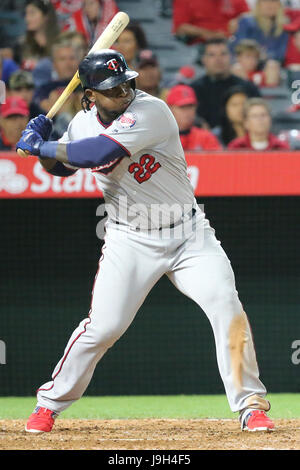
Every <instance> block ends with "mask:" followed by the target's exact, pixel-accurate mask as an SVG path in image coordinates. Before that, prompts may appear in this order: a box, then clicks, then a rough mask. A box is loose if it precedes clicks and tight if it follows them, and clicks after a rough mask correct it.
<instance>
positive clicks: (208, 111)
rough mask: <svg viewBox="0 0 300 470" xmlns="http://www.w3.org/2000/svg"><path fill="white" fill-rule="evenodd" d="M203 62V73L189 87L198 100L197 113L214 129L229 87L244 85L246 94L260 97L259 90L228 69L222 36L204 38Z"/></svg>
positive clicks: (228, 63) (228, 54) (219, 118)
mask: <svg viewBox="0 0 300 470" xmlns="http://www.w3.org/2000/svg"><path fill="white" fill-rule="evenodd" d="M202 62H203V65H204V67H205V74H204V75H203V76H202V77H200V78H198V79H197V80H195V81H194V82H193V83H192V84H191V86H192V87H193V88H194V90H195V93H196V96H197V100H198V107H197V114H198V116H199V117H202V118H203V119H204V120H205V121H206V122H207V123H208V125H209V126H210V128H211V129H213V128H214V127H217V126H219V125H220V124H221V114H220V103H222V101H223V96H224V94H225V92H226V91H227V90H228V89H229V88H231V87H233V86H236V85H240V86H242V87H244V88H245V92H246V93H247V95H248V96H249V97H255V96H260V91H259V89H258V88H257V86H256V85H254V83H252V82H250V81H249V80H244V79H242V78H240V77H237V76H236V75H234V74H233V73H232V72H231V57H230V51H229V47H228V42H227V41H226V40H225V39H218V38H216V39H211V40H210V41H207V42H206V43H205V46H204V54H203V56H202Z"/></svg>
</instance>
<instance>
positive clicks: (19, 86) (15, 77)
mask: <svg viewBox="0 0 300 470" xmlns="http://www.w3.org/2000/svg"><path fill="white" fill-rule="evenodd" d="M33 94H34V83H33V78H32V74H31V72H29V71H27V70H17V71H16V72H14V73H13V74H12V75H11V77H10V79H9V95H10V96H18V97H19V98H22V99H23V100H24V101H26V103H27V105H28V107H29V119H32V118H34V117H36V116H38V115H39V114H42V113H43V110H42V109H41V108H40V107H39V106H38V105H37V104H36V103H35V102H34V101H33Z"/></svg>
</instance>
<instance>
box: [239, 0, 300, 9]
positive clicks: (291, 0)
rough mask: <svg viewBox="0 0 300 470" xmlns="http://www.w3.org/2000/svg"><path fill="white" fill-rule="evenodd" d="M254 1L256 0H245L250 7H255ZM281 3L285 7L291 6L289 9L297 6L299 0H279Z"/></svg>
mask: <svg viewBox="0 0 300 470" xmlns="http://www.w3.org/2000/svg"><path fill="white" fill-rule="evenodd" d="M256 2H257V0H247V3H248V5H249V8H250V9H252V8H254V7H255V4H256ZM281 3H282V5H283V6H284V7H285V8H291V9H298V8H299V0H281Z"/></svg>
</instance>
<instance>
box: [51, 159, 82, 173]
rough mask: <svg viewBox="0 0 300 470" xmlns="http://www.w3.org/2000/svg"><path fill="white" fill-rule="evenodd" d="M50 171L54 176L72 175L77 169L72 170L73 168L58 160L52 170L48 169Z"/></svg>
mask: <svg viewBox="0 0 300 470" xmlns="http://www.w3.org/2000/svg"><path fill="white" fill-rule="evenodd" d="M47 171H48V173H50V174H51V175H54V176H71V175H74V173H76V171H77V170H72V169H71V168H67V167H65V165H64V164H63V163H61V162H56V163H55V165H54V167H53V168H51V170H47Z"/></svg>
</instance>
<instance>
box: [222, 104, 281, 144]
mask: <svg viewBox="0 0 300 470" xmlns="http://www.w3.org/2000/svg"><path fill="white" fill-rule="evenodd" d="M244 126H245V129H246V135H245V136H244V137H240V138H237V139H234V140H232V141H231V142H230V143H229V145H228V149H230V150H239V149H247V150H256V151H265V150H289V148H290V147H289V144H288V143H287V142H286V141H282V140H280V139H279V138H278V137H277V136H276V135H274V134H272V133H271V127H272V118H271V111H270V108H269V106H268V104H267V103H266V102H265V101H264V100H263V99H262V98H252V99H249V100H247V101H246V103H245V106H244Z"/></svg>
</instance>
